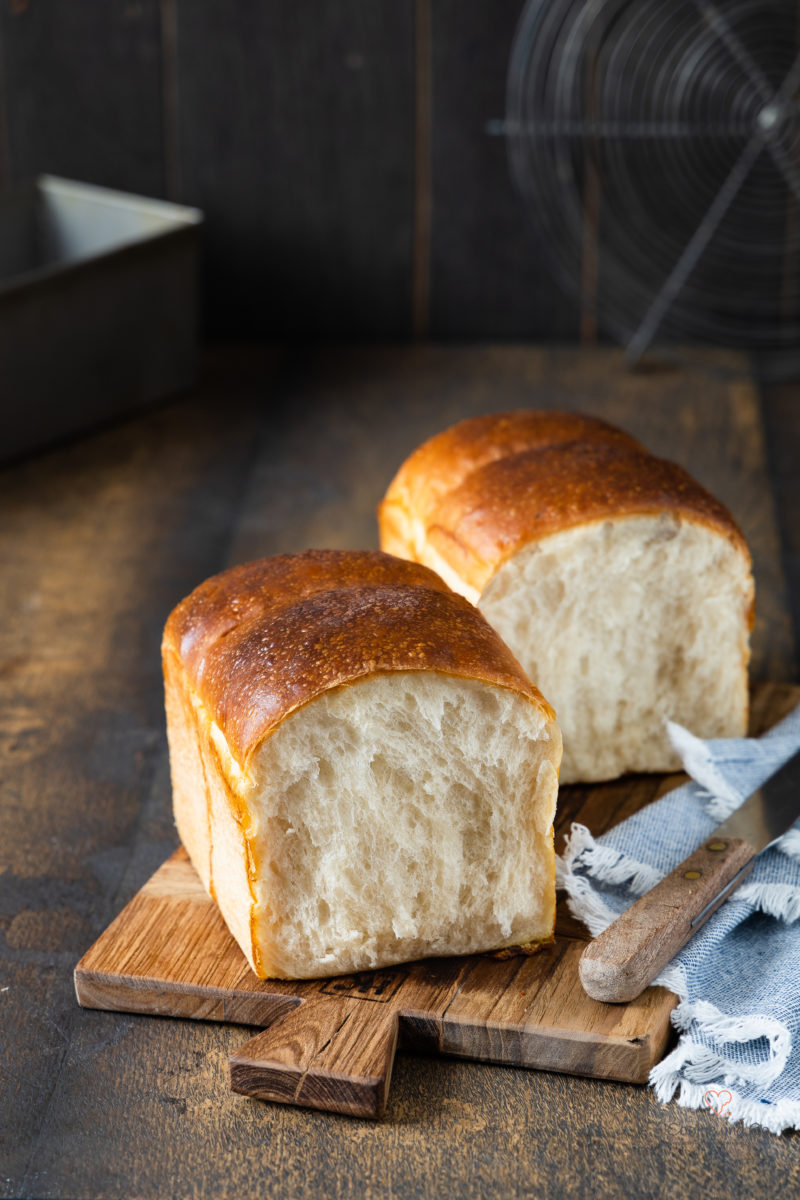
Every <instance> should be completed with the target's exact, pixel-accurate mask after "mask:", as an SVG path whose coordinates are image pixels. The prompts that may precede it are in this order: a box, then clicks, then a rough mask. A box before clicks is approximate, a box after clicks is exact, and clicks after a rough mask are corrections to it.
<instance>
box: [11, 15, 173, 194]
mask: <svg viewBox="0 0 800 1200" xmlns="http://www.w3.org/2000/svg"><path fill="white" fill-rule="evenodd" d="M0 43H1V44H2V75H3V83H4V92H5V121H6V129H7V139H8V156H9V162H10V173H11V175H12V176H13V177H14V178H20V177H23V176H27V175H32V174H37V173H40V172H49V173H50V174H54V175H65V176H67V177H68V178H72V179H80V180H85V181H86V182H88V183H100V184H104V185H106V186H108V187H115V188H122V189H123V190H128V191H132V192H138V193H141V194H144V195H148V196H162V195H164V192H165V179H164V144H163V133H162V76H161V27H160V19H159V3H158V0H137V2H136V3H129V2H126V0H110V2H109V3H106V4H96V3H94V0H71V2H70V3H69V4H36V3H28V2H27V0H21V2H18V3H12V4H4V5H3V6H2V8H1V9H0Z"/></svg>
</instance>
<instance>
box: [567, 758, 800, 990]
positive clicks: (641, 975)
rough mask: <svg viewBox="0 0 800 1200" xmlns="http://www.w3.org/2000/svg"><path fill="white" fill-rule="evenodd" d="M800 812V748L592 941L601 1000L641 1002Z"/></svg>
mask: <svg viewBox="0 0 800 1200" xmlns="http://www.w3.org/2000/svg"><path fill="white" fill-rule="evenodd" d="M799 816H800V751H798V753H797V754H795V755H794V756H793V757H792V758H790V759H789V761H788V762H786V763H784V765H783V766H782V767H781V768H780V769H779V770H778V771H776V772H775V774H774V775H772V776H770V778H769V779H767V780H766V782H765V783H763V784H762V785H761V787H760V788H757V789H756V791H755V792H753V794H752V795H751V796H750V797H749V798H748V799H747V800H745V802H744V804H742V805H741V806H740V807H739V808H737V809H736V811H735V812H733V813H731V815H730V816H729V817H727V818H726V819H725V820H724V821H723V822H722V824H721V825H718V826H717V828H716V829H715V830H714V831H713V833H711V834H710V836H709V837H707V838H706V840H705V841H704V842H703V844H702V846H700V847H699V848H698V849H697V850H695V851H694V853H693V854H690V855H689V857H688V858H686V859H684V861H683V862H682V863H680V864H679V866H677V867H676V868H675V870H674V871H671V872H670V874H669V875H667V876H665V878H664V879H662V880H661V882H660V883H657V884H656V886H655V887H654V888H651V889H650V891H649V892H646V893H645V894H644V895H643V896H641V897H640V898H639V899H638V900H637V901H636V902H635V904H632V905H631V907H630V908H628V909H626V911H625V912H624V913H622V914H621V915H620V916H619V917H617V919H616V921H614V922H612V924H611V925H609V926H608V928H607V929H606V930H604V932H603V933H601V934H600V935H599V936H598V937H596V938H595V939H594V941H592V942H590V943H589V945H588V946H587V947H586V949H585V950H584V952H583V954H582V955H581V959H580V963H579V965H578V973H579V975H580V980H581V984H582V985H583V989H584V991H585V992H586V993H587V995H589V996H591V997H592V999H593V1000H602V1001H604V1002H605V1003H608V1004H616V1003H624V1002H625V1001H627V1000H634V999H635V998H636V997H637V996H638V995H640V994H641V992H643V991H644V989H645V988H646V987H647V985H648V984H649V983H650V982H651V981H652V980H653V979H654V978H655V977H656V975H657V974H658V973H659V971H660V970H661V969H662V967H664V966H666V964H667V963H668V962H669V961H670V959H671V958H673V957H674V956H675V955H676V954H677V952H678V951H679V950H680V949H681V948H682V947H683V946H685V945H686V943H687V942H688V941H689V939H690V938H691V937H693V936H694V934H695V933H697V931H698V929H699V928H700V927H701V926H702V925H704V924H705V922H706V921H707V920H708V918H709V917H710V916H711V914H712V913H714V912H716V910H717V909H718V908H719V906H720V904H722V902H723V900H727V898H728V896H730V894H731V893H732V892H733V891H734V890H735V889H736V888H737V887H738V886H739V884H740V883H742V882H743V881H744V880H745V879H746V878H747V876H748V875H749V874H750V872H751V871H752V869H753V865H754V862H755V858H756V855H757V854H759V853H760V852H761V851H762V850H764V849H766V847H767V846H769V845H771V843H772V842H774V841H775V839H776V838H779V837H780V836H781V835H782V834H784V833H786V831H787V829H790V828H791V826H792V825H793V824H794V822H795V821H796V820H797V818H798V817H799Z"/></svg>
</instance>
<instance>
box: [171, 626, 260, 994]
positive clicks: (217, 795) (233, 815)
mask: <svg viewBox="0 0 800 1200" xmlns="http://www.w3.org/2000/svg"><path fill="white" fill-rule="evenodd" d="M164 678H165V693H166V708H167V738H168V741H169V748H170V768H171V774H172V794H173V808H174V814H175V824H176V826H177V829H178V834H179V836H180V839H181V841H182V842H183V845H184V846H185V847H186V851H187V853H188V855H189V858H190V859H191V860H192V864H193V866H194V868H195V870H196V871H197V873H198V875H199V876H200V879H201V880H202V882H203V885H204V887H205V889H206V891H207V892H208V894H209V895H210V896H211V898H212V899H213V900H215V901H216V902H217V905H218V906H219V909H220V912H221V913H222V916H223V917H224V919H225V922H226V924H227V926H228V928H229V929H230V931H231V933H232V934H233V936H234V937H235V939H236V941H237V942H238V944H239V946H240V947H241V950H242V953H243V954H244V956H245V958H246V959H247V961H248V963H249V964H250V967H251V968H252V970H253V971H255V973H256V974H257V975H260V976H262V978H263V977H265V968H264V963H263V956H262V955H261V953H260V952H259V949H258V947H257V945H256V941H255V938H254V906H255V895H254V892H253V889H252V886H251V882H250V881H251V879H252V878H253V875H254V872H255V864H254V860H253V855H252V850H251V845H250V840H249V837H248V830H249V825H250V810H249V806H248V805H247V802H246V800H245V799H244V797H243V794H242V793H243V790H244V789H243V788H242V786H241V784H242V782H244V783H245V785H246V780H245V779H244V777H242V778H237V779H236V780H235V781H232V778H231V776H232V775H238V772H236V771H235V769H234V771H233V772H232V771H231V763H233V761H234V760H233V759H232V757H231V758H229V757H228V756H227V755H226V753H225V747H224V739H222V738H221V736H220V735H219V734H218V735H217V736H216V737H214V723H213V721H212V719H211V717H210V715H209V713H208V712H207V711H206V709H205V708H204V706H203V704H202V702H201V701H200V700H199V698H198V696H197V695H196V693H195V692H194V691H193V689H192V688H191V685H190V684H189V682H188V680H187V677H186V674H185V672H184V671H183V670H182V667H181V664H180V662H179V660H178V659H177V657H176V656H175V654H174V653H172V651H171V650H169V649H166V650H165V653H164ZM226 760H227V761H226ZM188 763H190V764H191V766H190V767H189V766H187V764H188Z"/></svg>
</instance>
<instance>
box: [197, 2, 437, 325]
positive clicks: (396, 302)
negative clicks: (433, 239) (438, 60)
mask: <svg viewBox="0 0 800 1200" xmlns="http://www.w3.org/2000/svg"><path fill="white" fill-rule="evenodd" d="M413 37H414V34H413V9H412V6H411V5H408V4H396V3H392V2H391V0H378V2H376V0H341V2H340V3H337V4H332V5H331V4H328V5H320V4H316V5H313V6H312V7H311V8H310V9H309V7H308V6H305V5H292V4H285V3H280V2H279V0H266V2H264V3H260V4H251V5H241V4H240V5H235V6H234V7H231V5H230V4H228V3H226V2H225V0H203V2H202V3H197V2H196V0H177V59H178V62H177V90H178V128H179V156H180V161H179V164H178V173H179V178H180V191H181V198H182V199H183V200H184V201H186V202H188V203H192V204H198V205H199V206H200V207H201V208H203V209H204V210H205V211H206V213H207V215H208V227H207V248H208V258H207V261H208V272H207V302H208V309H209V314H210V316H209V320H210V322H211V325H212V327H213V328H214V329H215V330H216V331H217V332H221V333H222V334H224V335H231V334H232V335H234V336H236V337H241V336H242V335H246V334H248V333H250V334H256V335H258V336H261V337H267V338H275V337H276V336H277V335H281V334H282V335H287V336H298V335H302V336H308V335H312V334H314V333H322V334H323V335H325V336H327V337H331V336H336V335H337V334H344V333H347V334H349V335H351V336H356V337H364V338H374V337H376V336H393V337H397V336H403V335H405V334H407V333H409V332H410V329H411V262H412V225H413V211H414V199H413V162H414V141H413V139H414V61H413Z"/></svg>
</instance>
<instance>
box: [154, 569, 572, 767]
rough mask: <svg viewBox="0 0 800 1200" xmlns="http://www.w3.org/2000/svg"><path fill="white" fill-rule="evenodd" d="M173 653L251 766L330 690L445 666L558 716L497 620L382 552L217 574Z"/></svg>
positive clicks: (176, 614) (177, 626) (192, 599)
mask: <svg viewBox="0 0 800 1200" xmlns="http://www.w3.org/2000/svg"><path fill="white" fill-rule="evenodd" d="M164 652H165V655H166V654H167V653H169V652H174V653H176V654H177V655H178V657H179V658H180V660H181V662H182V663H183V667H184V670H185V671H186V675H187V679H188V681H189V683H190V685H191V686H192V687H193V689H194V690H195V692H196V694H197V695H198V697H199V698H200V700H201V702H202V703H203V704H204V706H205V707H206V709H207V710H208V712H209V713H210V714H211V715H212V717H213V719H214V721H215V722H216V723H217V725H218V726H219V727H220V729H221V730H222V732H223V734H224V735H225V738H226V740H227V742H228V745H229V747H230V749H231V752H232V754H233V755H234V756H235V757H236V759H237V761H238V762H239V764H240V765H241V766H242V767H246V765H247V762H248V761H249V759H250V757H251V755H252V754H253V752H254V750H255V749H256V748H257V747H258V745H259V744H260V743H261V742H262V741H263V739H264V738H265V737H266V736H267V735H268V734H269V733H270V732H271V730H272V729H274V728H275V727H276V726H277V725H278V724H279V723H280V721H281V720H283V718H284V717H286V716H287V715H288V714H289V713H290V712H293V711H294V710H295V709H297V708H299V707H300V706H301V705H303V704H306V703H307V702H308V701H309V700H312V699H313V698H314V697H315V696H318V695H320V694H321V693H322V692H324V691H327V690H328V689H330V688H335V687H341V686H343V685H347V684H350V683H352V682H353V681H355V680H356V679H359V678H362V677H363V676H365V675H374V674H378V673H383V672H390V671H410V670H412V671H413V670H434V671H440V672H443V673H445V674H449V675H456V676H463V677H466V678H471V679H479V680H484V681H486V682H488V683H493V684H497V685H499V686H502V687H506V688H510V689H511V690H513V691H516V692H518V693H519V694H521V695H524V696H526V697H527V698H528V699H529V700H531V701H532V702H533V703H535V704H536V705H537V706H538V707H539V708H540V710H541V711H542V712H543V714H544V715H545V716H546V718H547V719H548V720H553V719H554V714H553V712H552V709H550V707H549V705H548V704H547V702H546V701H545V700H544V699H543V697H542V696H541V694H540V693H539V692H538V691H537V689H536V688H535V687H534V686H533V685H532V684H531V682H530V681H529V679H528V678H527V676H526V675H525V673H524V671H523V670H522V668H521V667H520V665H519V663H518V662H517V660H516V659H515V658H514V656H513V655H512V654H511V651H510V650H509V649H508V648H507V647H506V645H505V643H504V642H502V641H501V639H500V638H499V637H498V635H497V634H496V633H495V632H494V630H493V629H492V628H491V626H490V625H489V624H488V622H487V621H486V620H485V619H484V618H483V617H482V616H481V614H480V613H479V612H477V610H476V609H474V608H473V607H472V605H471V604H469V603H468V602H467V601H466V600H464V599H463V598H462V597H460V596H457V595H456V594H455V593H454V592H452V591H451V590H450V589H449V588H448V587H447V585H446V584H445V583H443V582H442V580H441V579H439V578H438V576H437V575H435V574H434V572H433V571H430V570H428V569H427V568H426V567H422V566H419V565H418V564H416V563H411V562H407V561H404V560H401V559H396V558H393V557H391V556H389V555H386V554H381V553H379V552H377V551H374V552H370V551H336V550H316V551H314V550H309V551H306V552H305V553H303V554H298V555H281V556H279V557H276V558H271V559H265V560H263V561H261V562H255V563H247V564H245V565H244V566H241V567H234V568H232V569H231V570H229V571H225V572H223V573H222V574H221V575H216V576H214V577H213V578H212V579H209V580H207V581H206V582H205V583H203V584H201V585H200V587H198V588H197V589H195V591H194V592H192V593H191V595H190V596H188V597H187V598H186V599H185V600H184V601H182V602H181V604H179V605H178V606H177V608H176V609H175V610H174V611H173V612H172V614H171V615H170V617H169V620H168V621H167V625H166V628H165V630H164Z"/></svg>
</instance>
